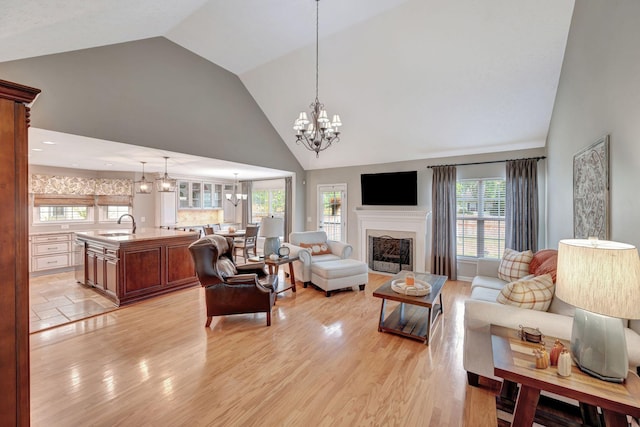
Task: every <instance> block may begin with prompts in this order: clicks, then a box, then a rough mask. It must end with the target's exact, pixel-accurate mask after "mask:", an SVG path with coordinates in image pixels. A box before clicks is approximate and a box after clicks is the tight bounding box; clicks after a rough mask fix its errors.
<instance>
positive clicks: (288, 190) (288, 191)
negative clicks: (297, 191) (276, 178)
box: [284, 176, 293, 242]
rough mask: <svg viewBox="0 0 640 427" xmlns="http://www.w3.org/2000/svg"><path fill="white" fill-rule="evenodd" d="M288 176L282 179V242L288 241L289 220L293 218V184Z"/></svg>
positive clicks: (290, 229) (289, 231)
mask: <svg viewBox="0 0 640 427" xmlns="http://www.w3.org/2000/svg"><path fill="white" fill-rule="evenodd" d="M292 181H293V180H292V178H291V177H290V176H287V177H285V179H284V241H285V242H288V241H289V233H291V231H292V228H291V218H293V202H292V198H293V193H292V191H293V184H292Z"/></svg>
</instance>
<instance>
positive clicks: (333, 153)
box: [0, 0, 574, 176]
mask: <svg viewBox="0 0 640 427" xmlns="http://www.w3.org/2000/svg"><path fill="white" fill-rule="evenodd" d="M573 4H574V0H536V1H535V2H531V1H527V0H482V1H477V0H476V1H472V0H349V1H345V0H322V1H321V2H320V3H319V7H320V93H319V98H320V101H322V102H324V103H325V105H326V108H327V110H328V112H329V114H335V113H339V114H340V116H341V118H342V121H343V123H344V126H343V128H342V132H343V133H342V138H341V141H340V142H339V143H338V144H337V145H336V146H335V147H332V148H330V149H329V150H327V151H325V152H322V153H321V154H320V157H319V158H318V159H316V157H315V154H314V153H311V152H308V151H306V150H304V148H302V147H300V146H297V145H296V144H295V138H294V137H293V130H292V129H291V126H292V124H293V120H294V119H295V117H296V116H297V114H298V112H299V111H301V110H303V109H304V110H307V109H308V105H309V103H311V101H312V100H313V98H314V97H315V82H314V79H315V7H316V2H315V1H314V0H235V1H229V0H180V1H178V0H136V1H130V0H92V1H86V0H56V1H53V0H51V1H47V2H42V1H39V0H0V10H2V14H1V15H0V62H2V61H7V60H13V59H21V58H27V57H33V56H38V55H43V54H49V53H57V52H63V51H70V50H76V49H81V48H88V47H94V46H100V45H106V44H113V43H118V42H124V41H130V40H136V39H142V38H147V37H153V36H165V37H167V38H168V39H170V40H172V41H174V42H176V43H178V44H180V45H181V46H183V47H185V48H186V49H189V50H191V51H193V52H195V53H197V54H198V55H200V56H202V57H204V58H206V59H208V60H210V61H212V62H214V63H216V64H218V65H220V66H222V67H224V68H226V69H228V70H229V71H231V72H233V73H236V74H237V75H238V76H239V77H240V79H241V80H242V81H243V83H244V84H245V86H246V87H247V89H248V90H249V92H250V93H251V94H252V96H253V97H254V99H255V100H256V102H258V104H259V105H260V107H261V108H262V110H263V111H264V112H265V114H266V116H267V118H268V119H269V120H270V121H271V123H272V124H273V126H274V128H275V129H276V131H277V132H278V133H279V134H280V136H281V137H282V139H283V140H284V141H285V143H286V144H287V145H288V146H289V148H290V150H291V151H292V152H293V153H294V155H295V156H296V158H297V159H298V161H299V162H300V163H301V165H302V166H303V167H304V168H305V169H319V168H329V167H338V166H349V165H361V164H374V163H386V162H391V161H403V160H415V159H427V158H434V157H446V156H452V155H464V154H476V153H487V152H498V151H507V150H514V149H521V148H522V149H524V148H535V147H543V146H544V144H545V140H546V135H547V131H548V127H549V121H550V118H551V112H552V109H553V103H554V100H555V94H556V89H557V84H558V79H559V75H560V68H561V65H562V60H563V55H564V48H565V45H566V39H567V34H568V30H569V25H570V21H571V14H572V11H573ZM71 140H74V141H75V140H76V139H75V138H70V140H69V141H71ZM83 143H84V144H85V145H86V146H87V147H90V146H91V144H92V143H93V142H92V141H84V142H83ZM107 143H108V142H105V141H102V142H100V144H107ZM69 144H71V142H69ZM120 148H122V147H120ZM146 150H148V149H146ZM72 151H73V152H75V151H76V150H72ZM107 151H109V150H107ZM134 151H135V150H134ZM111 153H113V151H111ZM132 154H134V153H129V155H132ZM155 154H157V153H155ZM105 156H107V155H106V154H105ZM40 157H41V158H42V157H47V156H40ZM124 157H128V156H126V155H125V156H124ZM48 158H49V159H50V161H53V160H51V159H52V158H53V155H52V156H48ZM65 160H66V161H67V163H68V159H65ZM96 160H97V161H98V162H102V163H107V162H108V158H107V157H105V158H104V159H101V158H98V159H96ZM135 160H136V161H138V160H142V159H135ZM32 161H34V162H35V161H36V156H32ZM205 163H206V162H205ZM82 164H87V162H86V161H85V162H82ZM176 167H177V165H176ZM205 167H206V166H205ZM241 172H242V171H241ZM278 173H281V171H278ZM280 176H281V175H280Z"/></svg>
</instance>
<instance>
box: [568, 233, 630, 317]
mask: <svg viewBox="0 0 640 427" xmlns="http://www.w3.org/2000/svg"><path fill="white" fill-rule="evenodd" d="M556 296H557V297H558V298H560V299H561V300H563V301H565V302H567V303H569V304H572V305H574V306H576V307H579V308H582V309H584V310H588V311H590V312H592V313H598V314H603V315H606V316H611V317H618V318H622V319H640V259H639V257H638V251H637V249H636V248H635V247H634V246H632V245H629V244H626V243H619V242H612V241H607V240H592V239H589V240H587V239H568V240H561V241H560V244H559V246H558V267H557V279H556Z"/></svg>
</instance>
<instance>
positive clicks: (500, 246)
mask: <svg viewBox="0 0 640 427" xmlns="http://www.w3.org/2000/svg"><path fill="white" fill-rule="evenodd" d="M505 204H506V193H505V180H504V179H465V180H459V181H458V182H457V183H456V208H457V228H456V234H457V241H456V243H457V255H458V256H461V257H472V258H501V257H502V253H503V251H504V236H505V232H504V216H505Z"/></svg>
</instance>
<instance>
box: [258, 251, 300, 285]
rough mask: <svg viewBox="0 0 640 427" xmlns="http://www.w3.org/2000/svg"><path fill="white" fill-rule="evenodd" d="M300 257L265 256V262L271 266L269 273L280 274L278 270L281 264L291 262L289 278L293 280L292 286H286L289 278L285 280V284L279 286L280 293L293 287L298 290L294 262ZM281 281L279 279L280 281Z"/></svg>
mask: <svg viewBox="0 0 640 427" xmlns="http://www.w3.org/2000/svg"><path fill="white" fill-rule="evenodd" d="M299 259H300V257H297V256H291V257H280V258H278V259H271V258H264V263H265V264H266V265H267V266H268V267H269V274H274V275H276V276H277V275H278V271H279V269H280V266H281V265H285V264H289V279H290V280H291V286H286V283H287V280H286V278H285V280H284V286H283V287H282V288H281V287H280V286H278V293H280V292H284V291H286V290H288V289H291V290H292V291H293V292H295V291H296V276H295V274H294V273H293V262H294V261H298V260H299ZM278 282H279V281H278Z"/></svg>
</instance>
